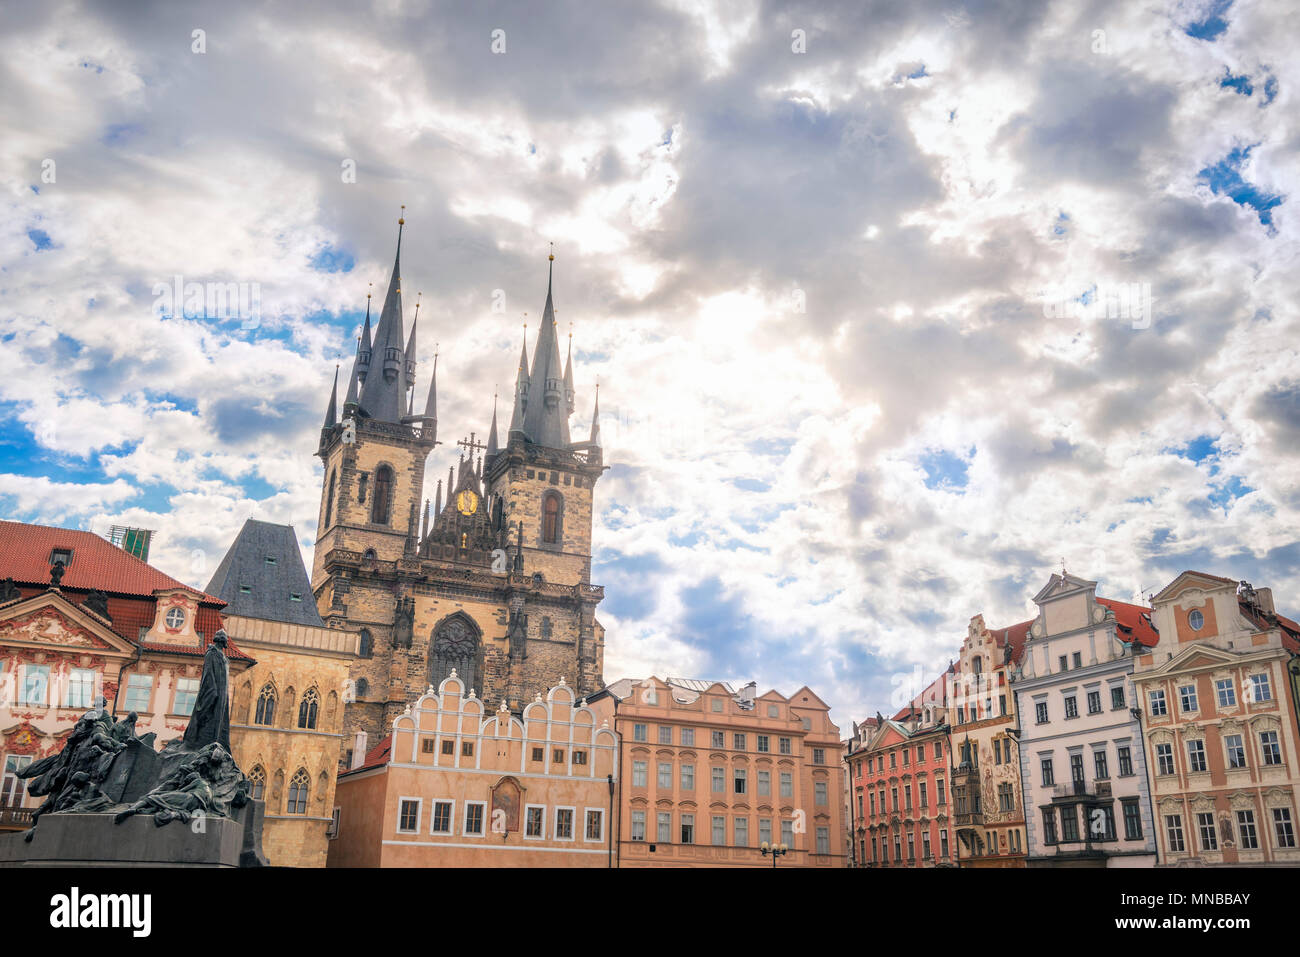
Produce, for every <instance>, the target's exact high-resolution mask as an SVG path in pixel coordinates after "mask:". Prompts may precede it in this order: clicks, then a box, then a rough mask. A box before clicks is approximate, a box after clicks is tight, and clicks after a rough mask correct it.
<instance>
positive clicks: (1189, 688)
mask: <svg viewBox="0 0 1300 957" xmlns="http://www.w3.org/2000/svg"><path fill="white" fill-rule="evenodd" d="M1178 701H1179V703H1180V704H1181V706H1182V709H1183V713H1184V714H1186V713H1187V712H1189V711H1195V710H1197V708H1196V685H1183V686H1182V687H1181V688H1179V689H1178Z"/></svg>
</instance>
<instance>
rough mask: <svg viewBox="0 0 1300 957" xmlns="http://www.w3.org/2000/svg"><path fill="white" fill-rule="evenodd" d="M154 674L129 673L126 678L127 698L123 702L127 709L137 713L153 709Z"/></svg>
mask: <svg viewBox="0 0 1300 957" xmlns="http://www.w3.org/2000/svg"><path fill="white" fill-rule="evenodd" d="M152 703H153V675H128V676H127V679H126V700H125V701H123V704H124V705H125V706H126V710H127V711H135V712H137V713H142V712H148V711H152V710H153V709H152V708H151V707H150V705H151V704H152Z"/></svg>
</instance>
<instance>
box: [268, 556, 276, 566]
mask: <svg viewBox="0 0 1300 957" xmlns="http://www.w3.org/2000/svg"><path fill="white" fill-rule="evenodd" d="M266 563H267V564H268V565H274V564H275V556H274V555H267V556H266Z"/></svg>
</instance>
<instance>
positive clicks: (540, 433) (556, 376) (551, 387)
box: [523, 253, 569, 449]
mask: <svg viewBox="0 0 1300 957" xmlns="http://www.w3.org/2000/svg"><path fill="white" fill-rule="evenodd" d="M548 259H549V262H550V266H549V267H548V268H547V275H546V307H545V308H544V309H543V310H542V328H541V329H540V330H538V332H537V346H536V348H535V349H534V351H533V369H532V374H531V375H530V376H529V379H530V385H529V391H530V392H531V393H534V394H533V395H531V396H530V400H531V401H530V402H529V403H528V408H527V410H526V412H525V415H524V429H523V431H524V434H525V435H526V436H527V438H528V440H529V441H530V442H532V443H534V444H535V445H541V446H545V447H546V448H551V449H567V448H568V447H569V415H568V412H567V411H565V409H566V408H567V403H565V400H564V373H563V372H562V371H561V369H560V339H559V335H558V334H557V333H556V331H555V306H554V303H553V301H552V297H551V285H552V283H551V279H552V275H553V273H554V269H555V254H554V253H551V255H550V256H549V257H548ZM539 388H540V391H541V393H542V394H541V396H540V397H539V396H537V395H536V394H535V393H536V392H538V391H539ZM539 398H540V400H541V401H538V399H539Z"/></svg>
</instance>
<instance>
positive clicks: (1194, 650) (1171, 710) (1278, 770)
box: [1133, 571, 1300, 866]
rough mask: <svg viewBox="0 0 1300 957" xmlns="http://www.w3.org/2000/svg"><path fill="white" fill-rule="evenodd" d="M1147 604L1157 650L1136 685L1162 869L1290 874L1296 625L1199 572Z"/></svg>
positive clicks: (1255, 595)
mask: <svg viewBox="0 0 1300 957" xmlns="http://www.w3.org/2000/svg"><path fill="white" fill-rule="evenodd" d="M1152 604H1153V608H1154V611H1153V618H1154V620H1155V622H1156V624H1157V627H1158V628H1159V633H1160V640H1159V643H1158V644H1156V645H1155V646H1154V647H1152V648H1149V649H1147V650H1146V652H1145V653H1144V654H1141V655H1139V656H1138V659H1137V663H1136V666H1135V668H1134V672H1133V681H1134V684H1135V686H1136V688H1137V692H1138V701H1137V705H1138V706H1139V707H1141V708H1142V710H1143V712H1144V717H1145V735H1144V739H1145V743H1146V752H1147V761H1148V765H1149V766H1150V768H1151V774H1152V787H1153V792H1154V793H1153V795H1152V800H1153V802H1154V812H1155V816H1156V826H1157V827H1156V829H1157V834H1158V837H1159V841H1160V863H1161V864H1163V865H1169V866H1189V865H1198V866H1206V865H1241V864H1283V865H1292V866H1294V865H1295V864H1296V863H1297V862H1300V847H1298V846H1297V834H1296V828H1297V824H1298V823H1300V822H1297V815H1296V810H1297V809H1296V795H1297V789H1298V788H1300V753H1298V750H1300V736H1298V735H1297V726H1296V707H1295V704H1296V702H1295V698H1294V686H1293V683H1292V681H1291V678H1292V675H1293V674H1294V673H1295V672H1296V671H1297V670H1300V669H1297V668H1296V665H1297V663H1300V625H1298V624H1297V623H1296V622H1294V621H1292V620H1291V619H1289V618H1286V617H1285V616H1283V615H1280V614H1278V613H1277V611H1276V610H1275V609H1274V607H1273V595H1272V592H1271V590H1270V589H1267V588H1260V589H1255V588H1252V587H1251V586H1250V585H1249V584H1248V583H1247V582H1237V581H1233V580H1231V579H1227V578H1220V577H1218V576H1216V575H1209V574H1206V573H1204V572H1196V571H1186V572H1183V573H1182V574H1181V575H1179V576H1178V577H1177V578H1175V579H1174V580H1173V581H1172V582H1171V583H1170V584H1168V585H1167V586H1165V587H1164V588H1163V589H1162V590H1161V591H1160V593H1159V594H1157V595H1156V596H1155V597H1154V598H1153V600H1152Z"/></svg>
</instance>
